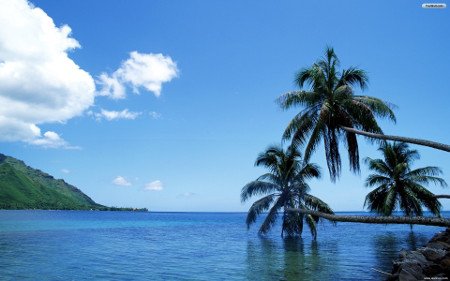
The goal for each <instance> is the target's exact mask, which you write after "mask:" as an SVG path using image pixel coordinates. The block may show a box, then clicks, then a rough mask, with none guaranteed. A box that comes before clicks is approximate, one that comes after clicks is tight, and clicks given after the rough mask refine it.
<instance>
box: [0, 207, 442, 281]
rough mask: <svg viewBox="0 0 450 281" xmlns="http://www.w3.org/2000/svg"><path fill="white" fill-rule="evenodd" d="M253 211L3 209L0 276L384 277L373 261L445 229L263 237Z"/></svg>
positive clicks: (360, 229) (356, 229)
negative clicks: (248, 219) (251, 223)
mask: <svg viewBox="0 0 450 281" xmlns="http://www.w3.org/2000/svg"><path fill="white" fill-rule="evenodd" d="M354 214H357V213H354ZM444 215H445V216H446V217H448V216H449V213H448V212H446V213H445V214H444ZM245 216H246V214H244V213H137V212H89V211H0V280H382V279H383V278H384V276H383V275H381V274H380V273H378V272H376V271H374V270H373V269H371V268H376V269H380V270H384V271H390V269H391V261H392V259H395V258H396V257H397V256H398V252H399V251H400V250H401V249H411V248H415V247H420V246H422V245H424V244H425V243H426V242H427V240H429V239H430V238H431V237H432V236H433V235H434V234H435V233H436V232H438V231H441V230H443V228H440V227H426V226H415V227H414V229H413V232H411V231H410V228H409V226H407V225H406V226H405V225H387V226H385V225H367V224H356V223H338V224H337V226H333V225H331V224H330V223H327V222H324V223H322V224H320V225H319V229H318V239H317V241H316V242H315V241H312V239H311V235H310V234H309V232H308V229H307V228H306V229H305V230H306V231H305V232H304V234H303V238H302V239H281V238H280V231H279V226H277V227H275V229H274V230H273V231H272V232H271V233H270V234H269V235H268V236H267V237H260V236H258V234H257V226H258V225H256V226H255V227H252V228H251V229H250V231H247V229H246V226H245Z"/></svg>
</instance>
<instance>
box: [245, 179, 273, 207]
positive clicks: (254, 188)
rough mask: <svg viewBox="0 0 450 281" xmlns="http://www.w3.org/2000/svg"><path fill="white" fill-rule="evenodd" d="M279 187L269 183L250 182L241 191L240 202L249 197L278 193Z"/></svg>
mask: <svg viewBox="0 0 450 281" xmlns="http://www.w3.org/2000/svg"><path fill="white" fill-rule="evenodd" d="M278 190H279V187H278V186H277V185H275V184H273V183H270V182H264V181H258V180H256V181H252V182H249V183H248V184H246V185H245V186H244V187H243V188H242V190H241V202H245V201H247V200H248V199H249V198H250V197H252V196H255V195H263V194H267V193H271V192H275V191H278Z"/></svg>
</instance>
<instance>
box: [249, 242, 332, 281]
mask: <svg viewBox="0 0 450 281" xmlns="http://www.w3.org/2000/svg"><path fill="white" fill-rule="evenodd" d="M323 266H324V260H323V259H322V258H321V256H320V254H319V244H318V243H317V241H311V242H310V241H307V242H305V241H304V239H302V238H300V237H296V238H285V239H282V240H278V239H275V240H272V239H268V238H261V239H259V241H248V244H247V279H248V280H327V278H326V277H327V276H328V275H327V272H326V270H324V267H323Z"/></svg>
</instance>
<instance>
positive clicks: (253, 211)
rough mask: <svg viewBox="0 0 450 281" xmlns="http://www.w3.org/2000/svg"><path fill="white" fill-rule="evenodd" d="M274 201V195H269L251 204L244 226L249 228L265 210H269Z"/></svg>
mask: <svg viewBox="0 0 450 281" xmlns="http://www.w3.org/2000/svg"><path fill="white" fill-rule="evenodd" d="M274 200H275V195H274V194H271V195H268V196H266V197H263V198H261V199H259V200H258V201H256V202H255V203H253V205H252V206H251V207H250V209H249V210H248V214H247V219H246V224H247V228H250V225H251V224H252V223H254V222H255V221H256V218H257V217H258V216H259V215H260V214H261V213H262V212H264V211H265V210H267V209H269V208H270V205H271V204H272V202H273V201H274Z"/></svg>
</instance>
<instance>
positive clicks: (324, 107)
mask: <svg viewBox="0 0 450 281" xmlns="http://www.w3.org/2000/svg"><path fill="white" fill-rule="evenodd" d="M338 68H339V59H338V58H337V56H336V54H335V52H334V50H333V49H332V48H327V49H326V51H325V57H324V58H323V59H321V60H319V61H317V62H316V63H314V64H313V65H312V66H311V67H309V68H305V69H302V70H301V71H300V72H299V73H298V74H297V76H296V83H297V84H298V86H299V87H300V88H303V87H306V86H310V87H309V89H308V90H301V91H294V92H290V93H287V94H285V95H283V96H281V97H280V98H279V99H278V102H279V104H280V105H281V107H282V108H283V109H288V108H291V107H293V106H303V107H304V109H303V110H302V111H300V112H299V113H298V114H297V115H296V116H295V117H294V118H293V119H292V121H291V122H290V123H289V125H288V126H287V128H286V130H285V132H284V135H283V139H290V138H292V140H293V142H295V143H298V144H304V143H307V144H306V148H305V159H306V160H309V158H310V156H311V154H312V153H313V152H314V150H315V149H316V148H317V146H318V144H319V142H320V141H321V140H323V143H324V147H325V155H326V160H327V165H328V170H329V172H330V177H331V180H332V181H335V180H336V178H337V177H339V175H340V171H341V156H340V151H339V142H340V141H343V142H344V143H345V145H346V147H347V151H348V156H349V161H350V169H351V170H352V171H354V172H359V169H360V166H359V151H358V142H357V139H356V135H355V133H354V132H348V131H345V130H344V129H342V127H349V128H355V129H361V130H364V131H366V132H370V133H377V134H382V133H383V132H382V130H381V128H380V127H379V126H378V123H377V120H376V117H387V118H389V119H391V120H392V121H394V122H395V115H394V112H393V111H392V106H391V105H390V104H388V103H386V102H385V101H382V100H380V99H377V98H374V97H369V96H361V95H355V93H354V92H355V87H359V88H361V89H362V90H364V89H365V88H366V87H367V81H368V78H367V74H366V72H365V71H364V70H361V69H359V68H356V67H350V68H348V69H342V70H339V69H338Z"/></svg>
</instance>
